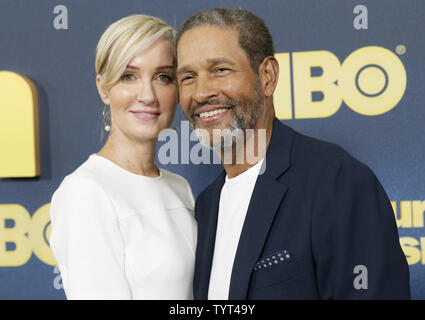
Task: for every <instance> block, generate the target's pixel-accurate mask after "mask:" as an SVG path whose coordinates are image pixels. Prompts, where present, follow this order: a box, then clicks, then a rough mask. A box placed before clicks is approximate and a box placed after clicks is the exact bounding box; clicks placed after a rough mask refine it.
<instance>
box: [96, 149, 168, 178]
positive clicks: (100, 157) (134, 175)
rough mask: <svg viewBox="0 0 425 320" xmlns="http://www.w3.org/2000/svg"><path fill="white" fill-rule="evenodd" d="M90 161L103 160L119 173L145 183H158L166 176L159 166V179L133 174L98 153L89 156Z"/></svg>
mask: <svg viewBox="0 0 425 320" xmlns="http://www.w3.org/2000/svg"><path fill="white" fill-rule="evenodd" d="M89 159H100V160H102V161H103V162H104V163H107V164H108V165H109V166H110V167H112V168H114V169H116V170H117V171H120V172H121V173H124V174H126V175H128V176H132V177H135V178H138V179H143V180H145V181H158V180H160V179H162V177H163V176H164V172H163V169H161V168H160V167H158V166H157V168H158V170H159V176H158V177H148V176H144V175H141V174H137V173H133V172H131V171H128V170H127V169H124V168H122V167H120V166H119V165H117V164H116V163H115V162H113V161H111V160H109V159H108V158H105V157H104V156H101V155H99V154H97V153H93V154H91V155H90V156H89Z"/></svg>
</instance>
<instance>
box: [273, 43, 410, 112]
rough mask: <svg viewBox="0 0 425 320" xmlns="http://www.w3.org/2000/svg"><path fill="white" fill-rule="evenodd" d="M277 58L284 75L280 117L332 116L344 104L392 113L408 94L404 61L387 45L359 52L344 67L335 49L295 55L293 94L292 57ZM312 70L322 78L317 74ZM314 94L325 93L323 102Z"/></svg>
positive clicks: (278, 94) (278, 106) (359, 109)
mask: <svg viewBox="0 0 425 320" xmlns="http://www.w3.org/2000/svg"><path fill="white" fill-rule="evenodd" d="M276 59H277V60H278V61H279V65H280V76H279V81H278V84H277V87H276V93H275V97H274V104H275V110H276V116H277V117H278V118H279V119H293V118H295V119H307V118H326V117H330V116H332V115H334V114H335V113H336V112H337V111H338V110H339V108H340V107H341V104H342V101H344V102H345V104H346V105H347V106H348V107H349V108H351V109H352V110H353V111H355V112H357V113H360V114H363V115H367V116H376V115H380V114H383V113H386V112H388V111H390V110H391V109H393V108H394V107H395V106H396V105H397V104H398V103H399V102H400V100H401V98H402V97H403V95H404V92H405V90H406V84H407V76H406V70H405V68H404V65H403V63H402V62H401V60H400V59H399V57H398V56H397V55H396V54H394V53H393V52H392V51H390V50H388V49H385V48H382V47H377V46H370V47H363V48H360V49H358V50H355V51H354V52H352V53H351V54H350V55H349V56H348V57H347V58H346V59H345V60H344V62H343V63H342V65H341V64H340V61H339V59H338V57H337V56H336V55H334V54H333V53H332V52H330V51H323V50H322V51H307V52H294V53H292V85H293V90H291V89H292V88H291V81H290V80H291V72H290V70H291V63H290V57H289V53H278V54H276ZM312 68H314V69H318V70H319V71H321V74H319V75H317V74H316V75H312ZM291 92H293V99H291V97H292V94H291ZM314 93H320V97H321V99H315V100H314V99H313V94H314ZM292 100H293V103H294V105H293V106H292ZM292 109H293V110H294V111H292ZM293 113H294V114H293Z"/></svg>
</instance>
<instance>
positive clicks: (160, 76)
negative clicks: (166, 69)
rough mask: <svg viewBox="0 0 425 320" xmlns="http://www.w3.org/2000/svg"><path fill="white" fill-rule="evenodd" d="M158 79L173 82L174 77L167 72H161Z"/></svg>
mask: <svg viewBox="0 0 425 320" xmlns="http://www.w3.org/2000/svg"><path fill="white" fill-rule="evenodd" d="M157 79H158V80H160V81H164V82H172V81H173V77H171V76H170V75H168V74H166V73H161V74H160V75H158V77H157Z"/></svg>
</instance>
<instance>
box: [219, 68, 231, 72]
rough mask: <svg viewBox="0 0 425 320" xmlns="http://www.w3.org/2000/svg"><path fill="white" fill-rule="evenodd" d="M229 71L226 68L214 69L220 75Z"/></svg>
mask: <svg viewBox="0 0 425 320" xmlns="http://www.w3.org/2000/svg"><path fill="white" fill-rule="evenodd" d="M229 70H230V69H228V68H217V69H216V71H217V72H218V73H221V72H225V71H229Z"/></svg>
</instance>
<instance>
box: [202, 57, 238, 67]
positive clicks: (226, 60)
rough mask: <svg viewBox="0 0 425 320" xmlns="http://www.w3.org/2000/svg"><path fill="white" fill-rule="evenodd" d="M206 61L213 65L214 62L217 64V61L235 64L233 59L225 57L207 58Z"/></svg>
mask: <svg viewBox="0 0 425 320" xmlns="http://www.w3.org/2000/svg"><path fill="white" fill-rule="evenodd" d="M207 62H208V63H209V64H211V65H215V64H219V63H228V64H230V65H232V66H234V65H235V64H236V63H235V62H234V61H232V60H230V59H227V58H223V57H220V58H212V59H207Z"/></svg>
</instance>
